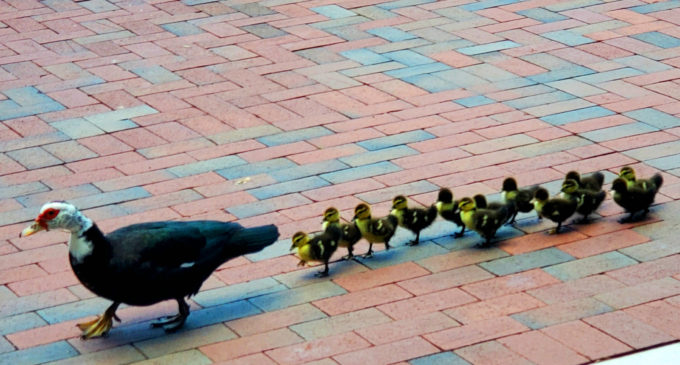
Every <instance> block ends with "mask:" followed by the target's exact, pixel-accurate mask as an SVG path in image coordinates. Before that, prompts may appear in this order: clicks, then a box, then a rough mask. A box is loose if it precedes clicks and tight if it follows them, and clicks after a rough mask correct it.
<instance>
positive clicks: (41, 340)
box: [7, 318, 90, 350]
mask: <svg viewBox="0 0 680 365" xmlns="http://www.w3.org/2000/svg"><path fill="white" fill-rule="evenodd" d="M88 320H90V319H87V318H80V319H78V320H73V321H67V322H61V323H58V324H53V325H47V326H43V327H37V328H33V329H30V330H26V331H22V332H16V333H12V334H9V335H7V339H8V340H9V341H10V342H12V344H14V346H16V347H17V348H18V349H19V350H22V349H26V348H30V347H34V346H38V345H44V344H48V343H51V342H57V341H60V340H65V339H67V338H71V337H76V336H78V335H79V334H80V332H81V331H80V329H78V327H77V326H76V323H80V322H87V321H88Z"/></svg>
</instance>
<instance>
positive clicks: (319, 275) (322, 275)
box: [314, 270, 328, 278]
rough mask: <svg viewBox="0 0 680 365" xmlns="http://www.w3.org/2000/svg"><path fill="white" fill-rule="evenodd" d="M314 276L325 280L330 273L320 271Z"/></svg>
mask: <svg viewBox="0 0 680 365" xmlns="http://www.w3.org/2000/svg"><path fill="white" fill-rule="evenodd" d="M314 276H316V277H317V278H325V277H326V276H328V271H326V270H324V271H319V272H318V273H316V274H314Z"/></svg>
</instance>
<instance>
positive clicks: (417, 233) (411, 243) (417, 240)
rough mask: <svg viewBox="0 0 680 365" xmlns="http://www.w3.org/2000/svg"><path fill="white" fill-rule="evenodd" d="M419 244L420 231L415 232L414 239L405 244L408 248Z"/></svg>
mask: <svg viewBox="0 0 680 365" xmlns="http://www.w3.org/2000/svg"><path fill="white" fill-rule="evenodd" d="M419 243H420V231H418V232H416V239H414V240H413V241H411V242H409V243H407V245H408V246H416V245H418V244H419Z"/></svg>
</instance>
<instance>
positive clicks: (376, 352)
mask: <svg viewBox="0 0 680 365" xmlns="http://www.w3.org/2000/svg"><path fill="white" fill-rule="evenodd" d="M648 3H649V4H647V3H644V2H643V3H639V2H635V1H619V2H607V1H600V0H592V1H576V2H559V1H558V2H555V1H548V2H545V1H527V0H507V1H505V0H501V1H494V0H485V1H477V2H469V1H468V2H465V1H462V2H461V1H431V0H399V1H387V0H370V1H352V2H341V1H324V2H318V1H317V2H315V1H309V0H294V1H284V2H281V1H278V2H277V1H273V2H271V1H270V2H252V1H251V2H244V1H240V2H239V1H236V2H234V1H232V2H219V1H210V0H185V1H181V2H172V1H171V2H163V1H138V2H133V3H125V2H112V1H105V0H92V1H75V2H63V1H42V2H21V1H7V2H6V4H5V6H4V7H3V12H2V17H1V19H0V20H1V22H2V27H0V37H1V38H2V44H3V46H4V47H0V65H1V66H2V67H0V80H1V81H2V86H1V87H0V284H1V285H2V286H0V334H2V336H3V337H0V362H1V363H19V362H24V363H29V364H32V363H43V362H50V361H55V362H57V363H63V364H69V363H71V364H72V363H88V362H97V363H112V364H114V363H129V362H135V361H140V362H141V363H144V364H146V363H149V364H151V363H167V364H175V363H177V364H180V363H182V364H184V363H197V364H203V363H206V364H207V363H211V362H223V363H225V364H275V363H279V364H288V363H291V364H292V363H301V362H312V363H317V364H349V363H357V362H361V363H366V362H370V363H377V364H379V363H400V364H405V363H410V364H438V363H447V364H467V363H472V364H477V363H479V364H487V363H490V364H493V363H503V364H515V363H516V364H528V363H534V364H541V363H560V362H564V363H580V362H585V361H600V360H602V359H604V358H607V357H609V356H613V355H617V354H621V353H625V352H627V351H631V350H632V349H634V350H639V349H643V348H645V347H649V346H653V345H658V344H660V343H665V342H669V341H672V340H673V339H677V338H678V332H677V328H678V323H676V322H677V321H675V320H674V319H673V318H678V316H677V309H678V308H680V306H679V305H678V303H679V301H678V298H679V297H680V296H678V294H679V286H678V285H677V281H678V280H680V271H679V270H678V267H679V265H678V257H680V256H679V255H678V253H679V252H680V251H679V249H678V248H677V245H676V244H675V242H674V241H673V237H675V236H674V233H675V232H676V231H677V225H678V218H677V217H678V216H679V215H678V212H680V210H679V209H678V206H677V202H675V200H676V199H678V198H680V178H679V177H678V176H680V165H679V164H678V162H677V160H678V155H679V154H680V141H679V140H678V138H679V137H680V93H679V92H678V91H677V90H678V83H679V82H680V72H679V71H678V69H677V68H678V67H680V61H678V56H679V55H680V52H678V49H680V31H679V30H678V22H677V21H676V20H675V19H676V18H677V15H678V8H679V7H678V5H677V4H676V3H675V2H672V1H670V2H668V1H667V2H648ZM626 164H630V165H632V166H634V167H635V169H636V170H637V172H638V175H639V176H641V177H648V176H651V175H652V174H653V173H656V172H660V173H661V174H662V175H663V177H664V185H663V187H662V188H661V191H660V193H659V194H657V197H656V204H655V205H654V206H652V207H651V212H650V214H649V215H648V218H647V219H646V220H642V221H639V222H633V223H627V224H620V223H618V222H617V219H619V218H621V216H622V215H621V213H622V209H621V208H620V207H618V206H617V205H616V204H615V203H614V202H613V200H612V199H611V194H608V196H607V199H606V200H605V202H604V203H603V204H602V206H601V207H600V208H599V210H598V212H597V213H598V214H597V216H596V218H595V219H593V221H592V222H591V223H589V224H577V223H573V222H572V221H571V219H570V220H568V221H567V222H566V224H565V230H564V232H563V233H561V234H558V235H550V234H548V233H547V230H548V229H549V228H551V227H552V226H553V225H552V223H550V222H546V220H545V219H544V220H543V222H541V221H537V220H536V218H535V216H534V213H529V214H522V215H520V216H519V217H518V221H517V223H516V224H515V225H514V226H504V227H502V228H501V229H500V230H499V231H498V234H497V238H496V240H495V241H494V243H493V245H492V246H491V247H477V246H475V245H476V244H477V243H479V242H480V239H479V236H478V235H477V234H476V233H474V232H470V231H469V230H468V232H466V234H465V235H464V236H463V237H461V238H454V237H453V236H451V234H452V233H453V232H454V231H457V230H458V229H459V228H456V227H454V226H453V225H452V224H451V223H449V222H444V221H443V220H441V219H438V220H437V221H436V222H435V225H434V226H433V227H431V228H428V229H426V230H424V231H423V235H422V237H421V244H420V246H417V247H408V246H406V245H405V244H404V242H406V241H407V240H409V239H410V238H411V237H412V235H411V234H410V233H408V232H406V231H405V230H404V229H401V228H400V229H398V231H397V233H396V235H395V238H394V240H393V241H392V244H393V246H394V247H393V249H391V250H389V251H384V250H383V245H378V247H377V248H378V250H377V251H376V254H375V255H374V257H373V258H370V259H364V258H357V259H356V260H353V261H350V262H347V261H343V262H337V263H335V262H334V263H332V264H331V276H330V278H316V277H314V276H313V274H314V273H315V272H316V271H318V267H316V266H315V267H310V268H304V269H299V268H298V267H297V266H296V264H297V262H298V261H299V260H298V258H297V257H295V256H294V254H293V253H291V252H289V251H288V248H289V247H290V237H291V235H292V234H293V233H294V232H295V231H298V230H305V231H309V232H313V231H317V230H319V229H320V222H321V212H323V210H324V209H325V208H326V207H327V206H329V205H334V206H336V207H337V208H338V209H340V211H341V215H342V217H343V219H345V220H351V218H352V215H353V208H354V206H356V204H358V203H359V202H361V201H364V202H367V203H370V204H371V205H372V206H373V209H374V215H376V216H378V215H384V214H387V213H388V212H389V209H390V201H391V199H392V197H393V196H394V195H396V194H404V195H407V196H409V198H410V199H411V200H412V204H413V205H422V206H425V207H427V206H429V205H430V204H432V203H433V202H434V201H435V199H436V196H437V190H439V188H440V187H449V188H452V189H453V191H454V193H455V194H456V199H460V198H462V197H463V196H467V195H474V194H477V193H481V194H486V195H488V196H489V200H493V201H495V200H500V196H499V194H497V193H499V190H500V188H501V184H502V181H503V179H504V178H505V177H506V176H510V175H512V176H515V177H516V178H517V180H518V181H519V182H520V185H522V186H526V185H531V184H542V185H544V186H545V187H547V188H548V190H549V191H550V193H551V194H556V193H558V190H559V186H560V183H561V181H562V178H563V175H564V173H566V172H567V171H568V170H571V169H576V170H579V171H580V172H581V173H588V172H593V171H597V170H601V171H604V172H605V176H606V179H605V186H604V187H603V188H604V189H605V190H610V185H609V184H610V182H611V181H612V180H613V178H614V176H615V174H617V173H618V171H619V169H620V167H621V166H623V165H626ZM47 200H67V201H70V202H73V203H75V204H76V205H78V206H79V207H80V208H81V209H84V210H85V212H86V214H88V216H90V217H91V218H93V219H94V220H96V221H97V223H98V225H99V226H100V227H101V228H102V229H103V230H104V231H107V232H108V231H111V230H113V229H116V228H119V227H121V226H123V225H127V224H131V223H136V222H140V221H151V220H172V219H182V220H192V219H217V220H225V221H236V222H240V223H242V224H244V225H247V226H252V225H259V224H264V223H274V224H277V225H278V226H279V230H280V232H281V237H280V240H279V242H277V243H276V244H275V245H273V246H272V247H270V248H267V249H266V250H263V251H262V252H258V253H254V254H250V255H247V256H246V257H240V258H238V259H234V260H232V261H230V262H228V263H226V264H224V265H222V266H221V267H220V268H219V270H218V271H217V272H216V273H215V274H213V275H211V276H210V277H209V278H208V280H206V282H205V283H204V285H203V287H202V288H201V291H200V293H199V294H198V295H197V296H196V297H195V298H194V300H192V302H191V305H192V311H193V313H192V315H191V316H190V317H189V319H188V321H187V324H186V326H187V329H185V330H183V331H180V332H178V333H175V334H171V335H165V334H163V333H162V331H157V330H152V329H149V328H148V323H147V321H148V320H149V319H150V318H152V317H157V316H159V315H161V314H165V312H167V311H168V310H170V308H172V310H174V303H171V302H164V303H162V304H158V305H154V306H150V307H141V308H140V307H126V308H121V311H120V313H121V317H122V318H123V322H122V323H117V322H116V323H115V325H114V328H113V330H112V331H111V335H110V337H109V338H108V339H103V340H93V341H83V340H80V339H78V338H77V336H78V333H77V331H76V328H75V327H68V326H71V325H72V324H73V323H77V322H79V321H82V320H84V318H86V317H87V318H91V317H92V316H93V315H96V314H99V313H101V311H102V310H104V308H105V307H106V306H107V301H106V300H105V299H103V298H98V297H96V295H95V294H93V293H90V292H89V291H88V290H87V289H85V287H84V286H83V285H82V284H81V283H79V281H78V280H77V278H76V277H75V275H74V274H73V273H72V272H71V269H70V267H69V262H68V256H67V245H66V244H65V242H66V241H67V240H68V236H67V235H66V234H64V233H63V232H60V231H56V230H55V231H54V232H49V233H41V234H39V235H35V236H32V237H28V238H19V237H18V233H19V232H20V230H21V229H22V228H23V227H24V226H25V225H26V224H28V222H30V221H31V220H32V219H34V218H35V215H36V214H37V209H38V207H39V206H40V205H41V204H43V203H44V202H45V201H47ZM366 248H367V243H366V242H365V241H362V242H360V243H358V244H357V246H356V252H359V253H360V252H363V251H364V250H366ZM341 251H342V252H341ZM343 254H344V249H341V250H339V251H338V252H336V253H335V254H334V255H333V256H332V260H337V259H340V257H341V256H342V255H343ZM223 321H226V322H225V323H222V322H223ZM67 327H68V328H67ZM532 329H538V330H535V331H532V332H531V330H532ZM450 350H451V351H450ZM501 359H502V361H501Z"/></svg>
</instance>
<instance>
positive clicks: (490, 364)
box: [455, 341, 533, 365]
mask: <svg viewBox="0 0 680 365" xmlns="http://www.w3.org/2000/svg"><path fill="white" fill-rule="evenodd" d="M455 352H456V354H458V355H460V356H461V357H462V358H464V359H465V360H467V361H469V362H470V363H471V364H486V365H533V363H532V362H531V361H529V360H527V359H526V358H524V357H522V356H520V355H519V354H517V353H516V352H513V351H511V350H510V349H508V348H507V347H505V346H503V345H501V344H500V343H498V342H497V341H489V342H482V343H480V344H477V345H472V346H467V347H463V348H460V349H458V350H456V351H455Z"/></svg>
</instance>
